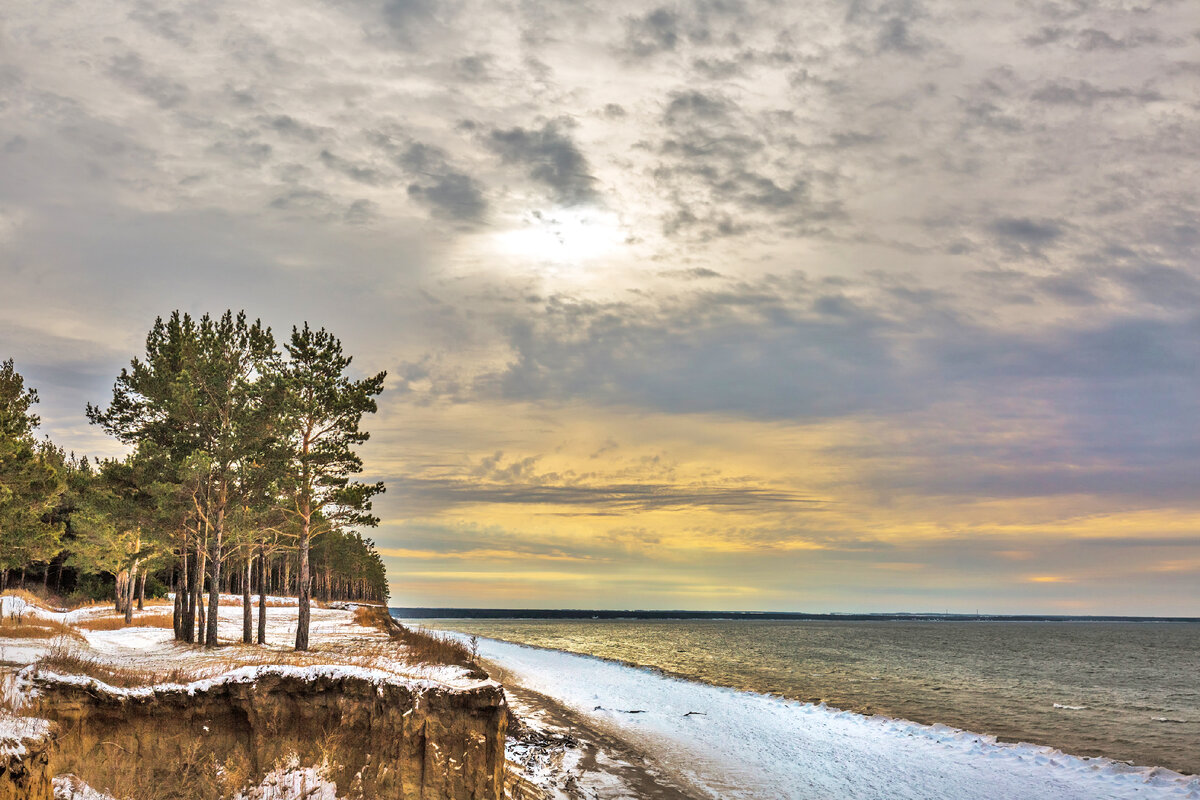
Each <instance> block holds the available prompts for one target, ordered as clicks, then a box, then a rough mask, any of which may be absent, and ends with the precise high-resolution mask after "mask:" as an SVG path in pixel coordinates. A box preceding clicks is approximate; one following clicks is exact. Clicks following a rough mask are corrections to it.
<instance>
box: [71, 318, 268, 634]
mask: <svg viewBox="0 0 1200 800" xmlns="http://www.w3.org/2000/svg"><path fill="white" fill-rule="evenodd" d="M277 358H278V353H277V352H276V350H275V340H274V337H273V336H272V334H271V329H270V328H268V327H265V326H263V325H262V323H261V321H258V320H255V321H254V322H253V323H248V322H247V320H246V315H245V313H244V312H240V313H238V314H237V315H236V316H235V315H234V314H233V312H232V311H226V312H225V313H224V314H223V315H222V316H221V317H220V318H217V319H214V318H212V317H210V316H209V315H208V314H205V315H204V316H203V317H201V318H200V320H199V321H198V322H197V321H194V320H192V318H191V316H190V315H188V314H181V313H180V312H178V311H176V312H174V313H173V314H172V315H171V317H170V318H169V319H168V320H167V321H166V322H164V321H163V320H162V318H161V317H160V318H158V319H157V320H155V323H154V326H153V327H152V328H151V330H150V333H149V334H148V336H147V337H146V357H145V360H144V361H140V360H138V359H134V360H133V361H132V362H131V365H130V368H129V369H126V370H122V371H121V374H120V376H118V378H117V382H116V384H115V385H114V386H113V399H112V403H111V404H110V405H109V407H108V408H107V409H106V410H103V411H101V410H99V409H97V408H95V407H93V406H90V405H89V406H88V417H89V418H90V419H91V421H92V422H93V423H96V424H99V425H101V426H103V427H104V429H105V430H107V431H108V432H109V433H111V434H112V435H114V436H116V437H117V438H118V439H120V440H121V441H124V442H126V443H129V444H133V445H135V446H136V445H139V444H141V443H151V444H153V445H155V446H156V447H158V448H159V449H160V450H161V451H162V452H164V453H166V454H168V455H169V456H170V457H171V458H173V459H174V460H175V461H177V462H178V463H181V464H183V463H187V464H188V465H189V469H190V470H191V471H192V472H193V473H196V472H197V471H198V472H199V476H198V479H197V480H195V481H194V486H195V491H194V492H193V493H192V499H193V503H194V511H195V514H196V517H197V519H198V521H199V531H200V533H199V537H198V538H200V539H201V540H202V541H203V542H207V544H208V551H207V553H204V552H203V551H201V550H200V549H199V548H198V552H197V558H198V561H200V562H203V561H204V560H205V559H207V561H208V563H209V564H210V567H209V579H210V584H209V602H208V606H209V607H208V614H207V626H206V629H205V633H204V637H203V639H204V643H205V645H207V646H209V647H214V646H216V644H217V619H218V610H219V604H220V591H221V569H222V564H223V558H224V555H225V545H226V542H225V530H226V516H227V515H228V513H229V510H230V508H236V507H238V506H239V505H240V504H241V500H242V499H243V494H244V493H245V492H247V491H252V490H256V487H257V483H256V481H254V480H252V479H251V477H250V476H251V475H252V473H253V471H254V470H255V469H256V467H257V466H258V465H260V464H262V463H263V462H265V461H266V460H267V459H268V458H269V456H268V455H267V450H268V449H269V446H270V442H271V440H272V433H271V430H272V422H271V416H272V414H273V413H274V411H275V410H274V409H272V408H271V407H270V403H268V402H266V398H267V394H268V391H269V389H270V387H271V386H273V385H274V384H273V382H272V381H268V380H264V379H263V376H264V375H266V374H276V373H277V370H275V369H273V362H274V361H275V360H276V359H277ZM252 487H254V488H252ZM197 575H198V576H200V577H202V575H201V573H200V572H199V571H198V572H197ZM200 583H201V581H199V580H198V581H197V586H196V589H195V590H194V591H198V589H199V584H200Z"/></svg>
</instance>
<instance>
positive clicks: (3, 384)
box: [0, 359, 66, 588]
mask: <svg viewBox="0 0 1200 800" xmlns="http://www.w3.org/2000/svg"><path fill="white" fill-rule="evenodd" d="M37 402H38V396H37V391H36V390H34V389H26V388H25V380H24V378H22V377H21V375H20V373H18V372H17V371H16V368H15V367H14V365H13V361H12V359H9V360H7V361H5V362H3V363H2V364H0V570H3V573H2V574H3V578H0V583H6V582H7V579H8V571H9V570H11V569H16V568H20V569H21V574H22V581H23V580H24V574H25V569H26V567H28V566H29V565H30V564H35V563H39V562H44V563H45V564H46V565H47V566H48V565H49V563H50V560H51V559H52V558H54V556H55V555H56V554H57V553H58V552H59V549H60V545H59V543H60V540H61V538H62V531H63V526H62V524H61V523H59V522H57V521H56V520H54V519H53V513H52V512H53V510H54V507H55V504H56V503H57V501H58V498H59V497H60V496H61V495H62V494H63V492H64V491H65V490H66V484H65V482H64V481H63V478H62V475H61V474H60V472H59V470H57V469H55V466H54V461H55V458H54V456H55V455H56V454H57V453H56V451H55V450H54V448H53V445H51V444H49V443H48V442H46V443H42V444H39V443H38V442H36V441H35V440H34V437H33V432H34V430H35V429H36V428H37V426H38V423H39V422H40V419H39V418H38V417H37V415H35V414H34V413H32V411H31V410H30V409H31V408H32V407H33V405H34V404H35V403H37ZM0 588H2V587H0Z"/></svg>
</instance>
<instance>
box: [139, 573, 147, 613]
mask: <svg viewBox="0 0 1200 800" xmlns="http://www.w3.org/2000/svg"><path fill="white" fill-rule="evenodd" d="M146 575H147V572H146V570H142V577H141V578H139V579H138V611H145V610H146Z"/></svg>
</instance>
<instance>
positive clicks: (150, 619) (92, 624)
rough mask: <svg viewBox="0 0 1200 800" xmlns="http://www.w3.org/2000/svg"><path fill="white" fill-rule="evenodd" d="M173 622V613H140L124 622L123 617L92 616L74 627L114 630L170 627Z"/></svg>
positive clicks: (92, 629)
mask: <svg viewBox="0 0 1200 800" xmlns="http://www.w3.org/2000/svg"><path fill="white" fill-rule="evenodd" d="M174 624H175V615H174V614H141V615H138V616H134V618H133V622H130V623H129V624H128V625H126V624H125V617H124V616H123V615H122V616H115V615H114V616H111V617H93V618H91V619H84V620H80V621H79V622H76V623H75V627H76V628H83V629H84V630H88V631H115V630H120V629H121V628H170V627H172V626H173V625H174Z"/></svg>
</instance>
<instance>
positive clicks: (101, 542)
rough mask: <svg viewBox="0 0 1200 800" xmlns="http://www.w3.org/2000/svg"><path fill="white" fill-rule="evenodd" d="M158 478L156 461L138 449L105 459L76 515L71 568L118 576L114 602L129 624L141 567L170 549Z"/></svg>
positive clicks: (84, 495)
mask: <svg viewBox="0 0 1200 800" xmlns="http://www.w3.org/2000/svg"><path fill="white" fill-rule="evenodd" d="M156 477H157V474H156V470H155V465H154V464H153V463H152V462H151V461H149V460H148V459H146V458H144V457H141V456H139V454H138V453H136V452H135V453H133V454H131V455H130V456H128V457H126V458H124V459H120V460H117V459H110V460H107V461H104V462H101V464H100V467H99V469H98V471H97V475H96V476H95V478H94V480H93V481H92V482H91V485H90V486H89V487H87V489H86V490H85V491H84V492H83V496H82V497H81V499H80V501H79V507H78V508H77V510H76V512H75V514H74V515H73V516H72V526H73V527H74V529H75V540H74V542H73V544H72V550H73V552H72V554H71V558H70V561H71V564H72V566H74V567H76V568H78V569H81V570H83V571H84V572H93V573H95V572H102V573H108V574H110V575H112V576H113V577H114V578H115V579H116V587H115V595H114V598H113V600H114V605H115V607H116V610H117V612H118V613H122V614H124V615H125V622H126V623H128V622H131V621H132V619H133V604H134V601H135V597H136V596H137V594H138V583H139V577H140V575H142V574H144V572H139V570H144V569H145V567H146V566H147V564H146V563H145V562H146V561H147V560H149V559H154V558H156V557H159V556H161V555H162V553H163V552H164V551H166V550H167V549H168V548H167V546H166V543H165V542H164V541H163V539H162V538H161V534H160V531H161V528H160V526H158V525H157V524H156V523H157V521H158V502H157V497H156V492H155V485H156Z"/></svg>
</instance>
